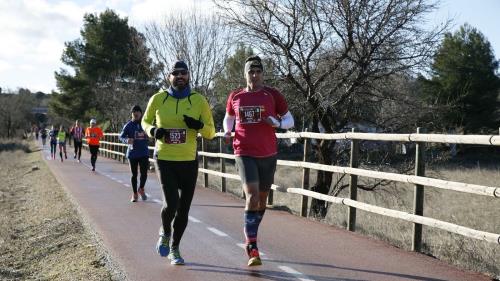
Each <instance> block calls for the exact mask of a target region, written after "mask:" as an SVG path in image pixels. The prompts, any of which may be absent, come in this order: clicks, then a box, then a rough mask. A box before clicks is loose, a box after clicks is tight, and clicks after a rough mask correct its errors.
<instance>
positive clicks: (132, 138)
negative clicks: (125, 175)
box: [120, 105, 149, 202]
mask: <svg viewBox="0 0 500 281" xmlns="http://www.w3.org/2000/svg"><path fill="white" fill-rule="evenodd" d="M131 113H132V119H131V120H130V121H128V122H127V124H125V126H124V127H123V130H122V132H121V134H120V140H121V141H122V142H123V143H126V144H128V149H127V158H128V162H129V165H130V171H131V172H132V177H131V183H132V191H133V194H132V198H131V199H130V201H131V202H137V198H138V197H139V196H138V195H141V198H142V200H147V199H148V197H147V195H146V192H145V191H144V185H145V184H146V179H147V177H148V167H149V150H148V136H147V134H146V132H144V130H143V129H142V126H141V119H142V109H141V107H140V106H138V105H135V106H133V107H132V109H131ZM138 166H139V170H140V173H141V177H140V182H139V189H137V167H138Z"/></svg>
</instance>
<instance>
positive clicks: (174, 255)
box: [168, 248, 184, 265]
mask: <svg viewBox="0 0 500 281" xmlns="http://www.w3.org/2000/svg"><path fill="white" fill-rule="evenodd" d="M168 259H169V260H170V264H172V265H184V259H183V258H182V257H181V253H180V252H179V249H178V248H173V249H172V251H170V254H168Z"/></svg>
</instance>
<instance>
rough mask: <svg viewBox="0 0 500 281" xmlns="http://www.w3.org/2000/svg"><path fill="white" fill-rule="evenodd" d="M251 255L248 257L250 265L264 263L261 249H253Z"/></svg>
mask: <svg viewBox="0 0 500 281" xmlns="http://www.w3.org/2000/svg"><path fill="white" fill-rule="evenodd" d="M249 256H250V259H248V266H256V265H262V261H261V260H260V255H259V250H258V249H257V248H253V249H251V250H250V253H249Z"/></svg>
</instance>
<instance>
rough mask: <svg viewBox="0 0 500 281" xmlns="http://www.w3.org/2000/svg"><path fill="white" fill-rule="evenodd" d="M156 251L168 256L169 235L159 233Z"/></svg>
mask: <svg viewBox="0 0 500 281" xmlns="http://www.w3.org/2000/svg"><path fill="white" fill-rule="evenodd" d="M156 251H157V252H158V254H160V256H162V257H166V256H168V254H169V252H170V236H167V235H160V238H159V239H158V242H157V243H156Z"/></svg>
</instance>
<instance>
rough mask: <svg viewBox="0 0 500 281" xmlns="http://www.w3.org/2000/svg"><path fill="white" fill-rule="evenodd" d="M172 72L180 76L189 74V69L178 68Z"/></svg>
mask: <svg viewBox="0 0 500 281" xmlns="http://www.w3.org/2000/svg"><path fill="white" fill-rule="evenodd" d="M170 74H171V75H173V76H178V75H187V74H188V72H187V70H176V71H172V72H171V73H170Z"/></svg>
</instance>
